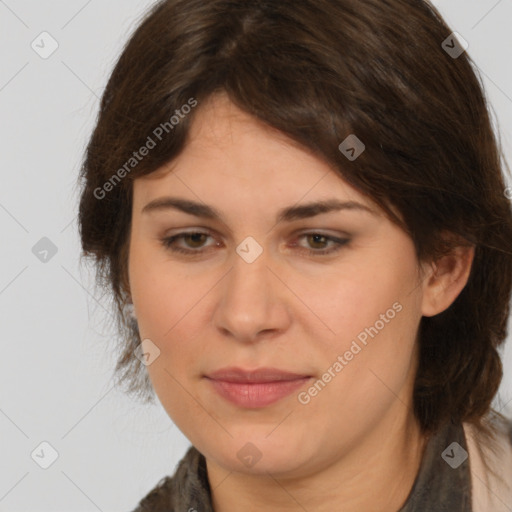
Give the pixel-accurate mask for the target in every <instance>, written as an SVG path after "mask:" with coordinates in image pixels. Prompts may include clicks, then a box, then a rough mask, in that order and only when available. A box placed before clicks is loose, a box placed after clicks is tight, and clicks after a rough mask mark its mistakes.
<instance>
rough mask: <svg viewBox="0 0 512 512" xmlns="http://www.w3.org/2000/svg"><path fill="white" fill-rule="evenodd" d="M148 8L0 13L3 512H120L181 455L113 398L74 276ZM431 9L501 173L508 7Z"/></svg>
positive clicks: (93, 4)
mask: <svg viewBox="0 0 512 512" xmlns="http://www.w3.org/2000/svg"><path fill="white" fill-rule="evenodd" d="M205 1H206V0H205ZM276 1H278V0H276ZM152 3H153V1H152V0H108V1H107V0H103V1H99V0H89V1H86V0H66V1H64V0H60V1H57V0H48V1H36V0H5V1H1V0H0V48H1V53H0V55H1V63H0V122H1V138H0V141H1V151H0V177H1V182H0V183H1V186H0V228H1V234H2V245H1V248H0V257H1V266H0V328H1V331H2V349H3V357H1V358H0V450H1V453H0V455H1V457H0V511H10V512H21V511H23V512H30V511H41V512H42V511H47V512H50V511H51V512H56V511H67V512H78V511H96V510H99V511H103V512H106V511H119V512H122V511H125V512H128V511H129V510H132V509H133V508H135V506H136V504H137V503H138V501H139V500H140V499H141V498H142V497H143V496H144V495H145V494H146V493H147V492H148V491H149V490H150V489H151V488H152V487H154V486H155V485H156V483H157V481H158V480H159V479H160V478H161V477H163V476H164V475H169V474H172V473H173V471H174V468H175V464H176V463H177V462H178V461H179V460H180V459H181V457H182V456H183V455H184V453H185V451H186V449H187V448H188V446H189V442H188V440H187V439H186V437H185V436H184V435H183V434H182V433H181V432H180V431H179V430H178V429H177V427H176V426H175V425H174V424H173V423H172V422H171V420H170V419H169V417H168V416H167V414H166V413H165V412H164V411H163V409H162V407H161V405H160V404H159V403H157V405H153V406H143V405H141V404H139V403H137V402H136V401H135V400H133V399H129V398H127V397H126V396H124V395H123V393H122V392H120V391H119V390H117V389H116V388H114V387H113V384H112V382H113V381H112V370H113V367H114V362H115V355H114V354H113V353H112V348H113V346H114V345H113V343H112V342H111V336H112V332H111V330H110V329H109V327H108V323H107V322H106V321H105V317H107V316H108V308H109V304H108V301H106V300H105V299H104V298H101V297H98V296H97V295H94V294H93V293H94V289H93V280H92V272H90V271H89V272H87V271H84V269H83V268H80V267H79V253H80V245H79V240H78V233H77V223H76V213H77V201H78V199H77V198H78V191H77V186H76V179H77V175H78V169H79V166H80V162H81V159H82V156H83V151H84V148H85V144H86V142H87V139H88V137H89V135H90V133H91V130H92V128H93V123H94V121H95V118H96V113H97V109H98V105H99V98H100V97H101V94H102V92H103V89H104V87H105V84H106V81H107V78H108V75H109V72H110V71H111V69H112V66H113V64H114V62H115V60H116V58H117V56H118V55H119V53H120V51H121V48H122V47H123V45H124V43H125V42H126V40H127V38H128V37H129V35H130V34H131V32H132V31H133V29H134V28H135V26H136V24H137V22H138V21H139V19H140V17H141V15H142V14H143V13H144V12H145V11H146V9H147V8H148V7H149V6H150V5H151V4H152ZM435 5H436V6H437V7H438V8H439V9H440V10H441V12H442V14H443V15H444V16H445V19H446V20H447V22H448V23H449V25H450V26H451V28H452V29H453V30H455V31H457V32H458V33H460V34H461V35H462V36H463V37H464V39H465V40H466V41H467V42H468V43H469V48H468V50H467V51H468V53H469V54H470V55H471V56H472V57H473V59H474V60H475V62H476V64H477V66H478V68H479V69H480V72H481V74H482V77H483V79H484V83H485V87H486V91H487V94H488V97H489V100H490V102H491V105H492V107H493V109H494V114H493V115H495V118H494V121H495V123H496V126H497V129H498V130H499V132H500V134H501V139H502V143H503V146H504V148H505V151H506V156H507V159H508V160H509V162H510V161H511V157H512V69H511V60H510V49H511V48H512V33H511V31H510V20H511V19H512V1H510V0H501V1H496V0H444V1H442V0H438V1H436V2H435ZM397 22H398V20H397ZM42 32H47V33H48V34H49V35H43V36H41V35H40V34H41V33H42ZM447 35H448V34H447ZM41 38H44V41H45V42H44V44H43V43H41V42H40V41H41ZM33 41H35V43H33ZM38 41H39V43H38ZM52 44H53V45H56V44H58V48H57V49H56V51H55V52H54V53H53V54H52V55H50V56H49V57H47V58H43V57H42V56H41V53H43V54H44V52H45V51H46V52H50V51H51V50H52ZM439 44H441V41H439ZM148 58H150V56H148ZM44 251H47V252H46V253H45V252H44ZM41 258H43V259H46V261H42V260H41ZM504 360H505V379H504V381H503V385H502V387H501V390H500V396H499V401H497V402H496V403H497V408H499V409H501V410H502V411H504V412H506V413H508V414H509V415H510V405H512V401H511V399H512V349H511V348H510V346H509V344H507V347H506V349H505V353H504ZM509 402H510V403H509ZM507 404H508V405H507ZM42 443H43V444H42ZM50 462H53V463H52V464H51V465H50V466H49V467H48V468H47V469H43V467H42V466H44V465H45V464H49V463H50Z"/></svg>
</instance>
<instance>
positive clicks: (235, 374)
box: [206, 367, 310, 382]
mask: <svg viewBox="0 0 512 512" xmlns="http://www.w3.org/2000/svg"><path fill="white" fill-rule="evenodd" d="M206 377H208V378H209V379H214V380H222V381H226V382H276V381H285V380H297V379H304V378H307V377H310V375H305V374H299V373H293V372H289V371H286V370H280V369H278V368H256V369H255V370H243V369H241V368H235V367H229V368H221V369H220V370H217V371H214V372H211V373H209V374H208V375H206Z"/></svg>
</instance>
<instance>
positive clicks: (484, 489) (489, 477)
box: [464, 415, 512, 512]
mask: <svg viewBox="0 0 512 512" xmlns="http://www.w3.org/2000/svg"><path fill="white" fill-rule="evenodd" d="M489 425H490V427H491V429H492V436H491V437H489V436H488V435H486V434H485V433H482V431H480V430H479V429H477V428H476V427H475V426H474V425H471V424H467V423H464V430H465V434H466V440H467V446H468V454H469V464H470V468H471V480H472V482H471V484H472V499H473V510H474V512H486V511H487V510H493V511H494V512H501V511H507V512H508V511H510V510H511V508H512V420H511V419H510V418H505V417H503V416H501V415H496V416H494V417H492V419H491V420H490V423H489Z"/></svg>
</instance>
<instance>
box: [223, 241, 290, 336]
mask: <svg viewBox="0 0 512 512" xmlns="http://www.w3.org/2000/svg"><path fill="white" fill-rule="evenodd" d="M232 260H233V266H232V268H231V270H230V271H229V272H228V273H227V275H226V276H225V277H224V279H222V281H221V282H220V283H219V286H218V287H217V293H218V301H217V304H216V309H215V313H214V322H215V325H216V327H217V329H219V330H220V331H221V334H222V335H223V336H229V337H231V338H233V339H236V340H238V341H241V342H245V343H247V342H255V341H257V340H259V339H261V338H263V337H265V338H268V337H272V336H277V335H279V334H282V333H283V332H284V331H286V329H288V327H289V325H290V323H291V318H290V312H291V307H290V306H291V304H289V303H288V301H289V299H290V296H291V295H292V294H291V292H290V291H289V290H288V288H287V287H286V286H285V284H283V282H282V281H281V280H280V279H279V277H278V276H279V270H278V265H276V264H275V263H274V264H273V263H272V261H270V257H269V256H268V252H267V251H265V250H264V251H263V253H262V254H260V255H259V256H258V258H257V259H256V260H255V261H252V262H251V263H249V262H247V261H246V260H244V258H242V257H241V256H239V255H238V254H237V253H236V252H235V253H234V255H233V258H232Z"/></svg>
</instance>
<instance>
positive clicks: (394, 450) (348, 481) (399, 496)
mask: <svg viewBox="0 0 512 512" xmlns="http://www.w3.org/2000/svg"><path fill="white" fill-rule="evenodd" d="M389 412H390V414H388V415H387V416H386V419H385V420H383V421H381V422H380V424H379V425H378V426H376V428H375V429H373V430H372V431H371V432H370V433H369V434H368V435H367V436H366V438H365V439H364V441H363V442H361V443H360V444H359V445H358V446H357V447H355V448H352V449H351V450H350V451H349V452H347V453H346V454H344V455H343V456H342V457H340V458H339V459H338V460H336V461H335V462H334V463H332V464H329V465H326V466H324V467H322V468H321V469H318V470H315V471H312V472H311V473H310V474H308V475H307V476H305V477H301V478H286V476H285V475H279V477H276V476H274V475H271V474H267V475H261V474H258V475H251V474H246V473H239V472H234V471H231V472H229V471H226V470H225V469H223V468H222V467H220V466H218V465H217V464H215V462H213V461H211V460H209V459H207V460H206V463H207V471H208V479H209V482H210V488H211V489H212V503H213V508H214V510H215V512H230V511H233V510H244V511H245V512H256V511H258V512H266V511H269V512H270V511H275V510H282V511H285V512H304V510H308V511H309V512H327V511H329V512H330V511H332V510H343V511H344V512H360V511H361V510H379V511H380V512H397V511H398V510H399V509H400V508H401V507H402V506H403V505H404V503H405V502H406V500H407V497H408V495H409V493H410V491H411V489H412V486H413V484H414V481H415V479H416V476H417V474H418V471H419V468H420V464H421V460H422V456H423V452H424V449H425V446H426V442H427V438H426V437H425V436H424V435H423V434H422V433H421V431H420V428H419V425H418V423H417V421H416V420H415V418H414V417H413V416H412V414H411V411H410V409H408V408H406V407H405V406H404V404H402V403H401V402H400V401H398V400H397V401H396V410H393V411H391V410H390V411H389ZM400 412H401V414H400Z"/></svg>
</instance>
